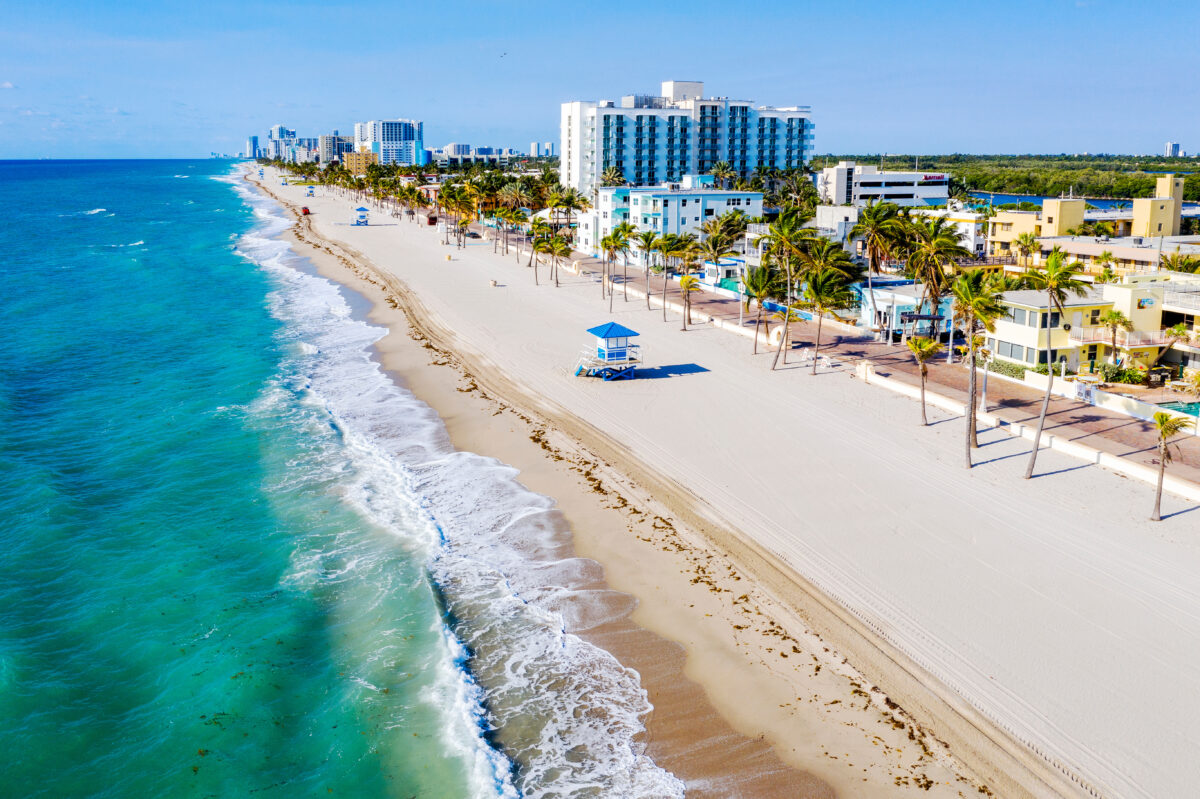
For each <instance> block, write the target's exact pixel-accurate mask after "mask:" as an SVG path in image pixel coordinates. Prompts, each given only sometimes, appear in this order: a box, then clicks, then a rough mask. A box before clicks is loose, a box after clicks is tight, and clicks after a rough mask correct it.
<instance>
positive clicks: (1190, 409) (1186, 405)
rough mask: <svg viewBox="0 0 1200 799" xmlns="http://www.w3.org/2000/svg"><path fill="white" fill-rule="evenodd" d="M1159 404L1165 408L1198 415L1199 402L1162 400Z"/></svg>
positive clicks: (1199, 409) (1199, 411)
mask: <svg viewBox="0 0 1200 799" xmlns="http://www.w3.org/2000/svg"><path fill="white" fill-rule="evenodd" d="M1160 405H1161V407H1163V408H1166V409H1167V410H1171V411H1179V412H1180V413H1189V414H1191V415H1192V416H1198V417H1200V402H1163V403H1160Z"/></svg>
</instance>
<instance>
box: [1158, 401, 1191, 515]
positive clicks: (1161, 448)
mask: <svg viewBox="0 0 1200 799" xmlns="http://www.w3.org/2000/svg"><path fill="white" fill-rule="evenodd" d="M1194 424H1195V421H1194V420H1192V419H1185V418H1183V417H1182V416H1173V415H1171V414H1169V413H1166V412H1164V411H1158V412H1157V413H1155V414H1154V429H1155V431H1157V433H1158V486H1157V487H1156V488H1155V490H1154V511H1153V512H1152V513H1151V514H1150V521H1152V522H1159V521H1162V487H1163V477H1164V476H1165V475H1166V473H1167V464H1168V463H1170V462H1171V447H1170V446H1169V445H1170V441H1171V439H1172V438H1174V437H1175V436H1177V435H1179V434H1180V433H1182V432H1184V431H1186V430H1187V429H1188V428H1190V427H1191V426H1192V425H1194Z"/></svg>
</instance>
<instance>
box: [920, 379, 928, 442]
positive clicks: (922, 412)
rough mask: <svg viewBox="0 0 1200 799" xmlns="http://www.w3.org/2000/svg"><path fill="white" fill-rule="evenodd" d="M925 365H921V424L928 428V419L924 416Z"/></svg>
mask: <svg viewBox="0 0 1200 799" xmlns="http://www.w3.org/2000/svg"><path fill="white" fill-rule="evenodd" d="M925 372H926V369H925V364H921V424H922V426H924V427H929V417H928V416H926V415H925Z"/></svg>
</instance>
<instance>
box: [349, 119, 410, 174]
mask: <svg viewBox="0 0 1200 799" xmlns="http://www.w3.org/2000/svg"><path fill="white" fill-rule="evenodd" d="M354 144H355V149H357V150H360V151H362V150H366V151H370V152H373V153H375V154H376V155H378V156H379V163H381V164H401V165H403V166H412V165H418V166H419V165H421V164H424V163H427V161H426V160H425V152H426V151H425V123H423V122H421V121H420V120H416V119H382V120H372V121H370V122H356V123H355V124H354Z"/></svg>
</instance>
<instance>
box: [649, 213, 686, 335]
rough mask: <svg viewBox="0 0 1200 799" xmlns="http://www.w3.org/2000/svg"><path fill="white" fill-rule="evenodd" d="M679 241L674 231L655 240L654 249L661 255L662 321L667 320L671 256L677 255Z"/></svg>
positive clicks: (679, 245)
mask: <svg viewBox="0 0 1200 799" xmlns="http://www.w3.org/2000/svg"><path fill="white" fill-rule="evenodd" d="M681 241H682V239H681V237H680V236H677V235H675V234H674V233H667V234H666V235H664V236H659V237H658V239H657V240H656V241H655V249H656V250H658V252H659V255H661V256H662V278H663V290H662V302H663V306H662V312H663V314H662V316H663V321H664V322H665V321H667V280H668V276H669V274H670V271H671V270H670V261H671V259H672V258H676V257H678V255H679V251H680V247H681V246H682V244H681Z"/></svg>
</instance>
